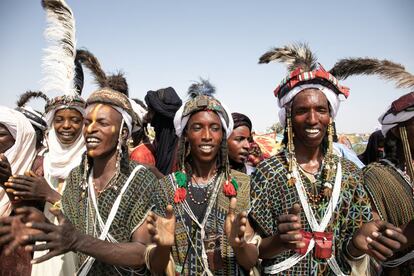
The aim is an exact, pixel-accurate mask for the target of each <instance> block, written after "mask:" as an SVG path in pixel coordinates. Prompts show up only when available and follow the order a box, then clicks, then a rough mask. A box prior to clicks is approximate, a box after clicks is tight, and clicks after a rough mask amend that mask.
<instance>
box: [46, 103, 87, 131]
mask: <svg viewBox="0 0 414 276" xmlns="http://www.w3.org/2000/svg"><path fill="white" fill-rule="evenodd" d="M65 108H69V109H75V110H77V111H79V113H80V114H82V118H83V117H85V108H83V107H80V106H76V105H66V104H62V105H59V106H57V107H56V108H54V109H52V110H50V111H49V112H48V113H46V116H45V118H46V122H47V125H48V126H49V127H51V126H52V123H53V119H54V118H55V114H56V112H57V111H58V110H61V109H65Z"/></svg>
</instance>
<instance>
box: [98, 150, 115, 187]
mask: <svg viewBox="0 0 414 276" xmlns="http://www.w3.org/2000/svg"><path fill="white" fill-rule="evenodd" d="M116 159H117V150H116V149H115V150H114V152H113V153H111V154H108V155H107V156H104V157H100V158H93V170H92V172H93V179H94V181H95V185H96V186H97V187H98V188H101V187H104V186H105V185H106V184H107V183H108V182H109V181H110V180H111V178H112V177H113V176H114V174H115V173H116V161H117V160H116Z"/></svg>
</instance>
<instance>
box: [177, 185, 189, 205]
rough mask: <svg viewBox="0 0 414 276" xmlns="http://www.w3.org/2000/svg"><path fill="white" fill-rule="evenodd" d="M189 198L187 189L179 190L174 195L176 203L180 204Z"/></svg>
mask: <svg viewBox="0 0 414 276" xmlns="http://www.w3.org/2000/svg"><path fill="white" fill-rule="evenodd" d="M186 196H187V190H186V189H185V188H177V190H175V194H174V203H180V202H182V201H184V199H185V197H186Z"/></svg>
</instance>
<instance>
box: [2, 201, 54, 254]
mask: <svg viewBox="0 0 414 276" xmlns="http://www.w3.org/2000/svg"><path fill="white" fill-rule="evenodd" d="M15 213H16V215H14V216H8V217H4V218H1V219H0V247H4V250H5V254H6V255H9V254H10V253H11V252H12V251H13V250H15V249H17V248H18V247H19V246H23V245H25V244H27V243H26V239H25V237H26V236H28V235H36V234H39V233H41V231H39V230H35V229H31V228H29V227H27V226H26V223H27V222H29V221H36V222H45V221H46V218H45V216H44V215H43V213H42V212H40V211H39V210H37V209H36V208H33V207H22V208H18V209H16V210H15Z"/></svg>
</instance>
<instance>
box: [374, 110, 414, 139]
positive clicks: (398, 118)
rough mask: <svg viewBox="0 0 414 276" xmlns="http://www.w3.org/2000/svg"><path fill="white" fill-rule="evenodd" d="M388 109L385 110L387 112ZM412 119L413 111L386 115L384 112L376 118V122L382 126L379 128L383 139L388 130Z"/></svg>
mask: <svg viewBox="0 0 414 276" xmlns="http://www.w3.org/2000/svg"><path fill="white" fill-rule="evenodd" d="M390 108H391V107H390ZM390 108H388V109H387V110H389V109H390ZM413 117H414V110H411V111H405V110H403V111H401V112H399V113H397V114H393V113H388V111H387V112H385V113H384V114H382V115H381V116H380V117H379V118H378V121H379V122H380V124H381V125H382V128H381V132H382V135H384V137H385V136H386V135H387V132H388V131H389V130H390V129H392V128H393V127H395V126H397V125H398V124H399V123H402V122H405V121H408V120H410V119H411V118H413Z"/></svg>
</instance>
